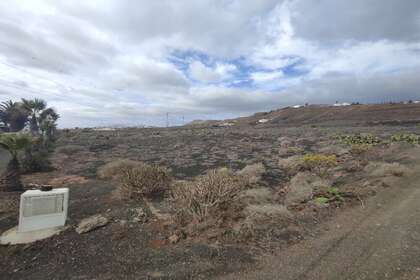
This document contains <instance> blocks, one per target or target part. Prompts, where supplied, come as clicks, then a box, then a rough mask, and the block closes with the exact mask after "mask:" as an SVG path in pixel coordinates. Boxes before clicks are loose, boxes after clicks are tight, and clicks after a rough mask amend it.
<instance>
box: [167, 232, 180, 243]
mask: <svg viewBox="0 0 420 280" xmlns="http://www.w3.org/2000/svg"><path fill="white" fill-rule="evenodd" d="M180 239H181V237H180V236H179V235H177V234H172V235H171V236H169V242H170V243H171V244H176V243H178V242H179V240H180Z"/></svg>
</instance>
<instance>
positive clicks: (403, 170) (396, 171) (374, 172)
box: [365, 162, 411, 177]
mask: <svg viewBox="0 0 420 280" xmlns="http://www.w3.org/2000/svg"><path fill="white" fill-rule="evenodd" d="M410 171H411V170H410V169H409V168H407V167H406V166H404V165H402V164H400V163H397V162H394V163H385V162H372V163H369V164H368V165H367V166H366V167H365V172H367V173H368V174H369V175H370V176H372V177H384V176H397V177H402V176H404V175H407V174H409V173H410Z"/></svg>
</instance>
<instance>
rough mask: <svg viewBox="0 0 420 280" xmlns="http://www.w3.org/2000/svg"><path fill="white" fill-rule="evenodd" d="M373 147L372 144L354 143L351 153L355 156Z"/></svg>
mask: <svg viewBox="0 0 420 280" xmlns="http://www.w3.org/2000/svg"><path fill="white" fill-rule="evenodd" d="M372 147H373V146H372V145H370V144H353V145H351V148H350V153H351V154H352V155H354V156H360V155H363V154H366V153H367V152H369V151H370V150H371V149H372Z"/></svg>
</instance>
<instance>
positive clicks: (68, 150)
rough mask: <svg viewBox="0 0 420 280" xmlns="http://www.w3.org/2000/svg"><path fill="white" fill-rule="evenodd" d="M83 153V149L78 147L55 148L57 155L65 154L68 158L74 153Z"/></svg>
mask: <svg viewBox="0 0 420 280" xmlns="http://www.w3.org/2000/svg"><path fill="white" fill-rule="evenodd" d="M81 151H83V147H81V146H78V145H67V146H63V147H59V148H57V153H61V154H65V155H68V156H71V155H74V154H75V153H78V152H81Z"/></svg>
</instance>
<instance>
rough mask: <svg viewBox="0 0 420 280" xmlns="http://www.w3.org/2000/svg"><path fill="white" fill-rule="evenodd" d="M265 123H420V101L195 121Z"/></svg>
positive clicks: (287, 124)
mask: <svg viewBox="0 0 420 280" xmlns="http://www.w3.org/2000/svg"><path fill="white" fill-rule="evenodd" d="M261 120H266V121H267V122H266V123H265V124H275V125H284V126H299V125H303V124H314V125H329V126H334V125H350V124H351V125H366V124H373V125H377V124H391V125H392V124H393V125H400V124H404V123H420V104H414V103H412V104H401V103H397V104H372V105H351V106H337V107H335V106H321V105H310V106H306V107H301V108H291V107H287V108H283V109H279V110H275V111H271V112H264V113H257V114H254V115H252V116H249V117H243V118H238V119H232V120H224V121H219V122H217V121H208V122H205V121H201V122H197V123H192V125H195V126H203V125H217V124H219V125H220V124H224V123H225V124H226V123H229V122H231V123H235V124H258V123H259V121H261Z"/></svg>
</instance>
